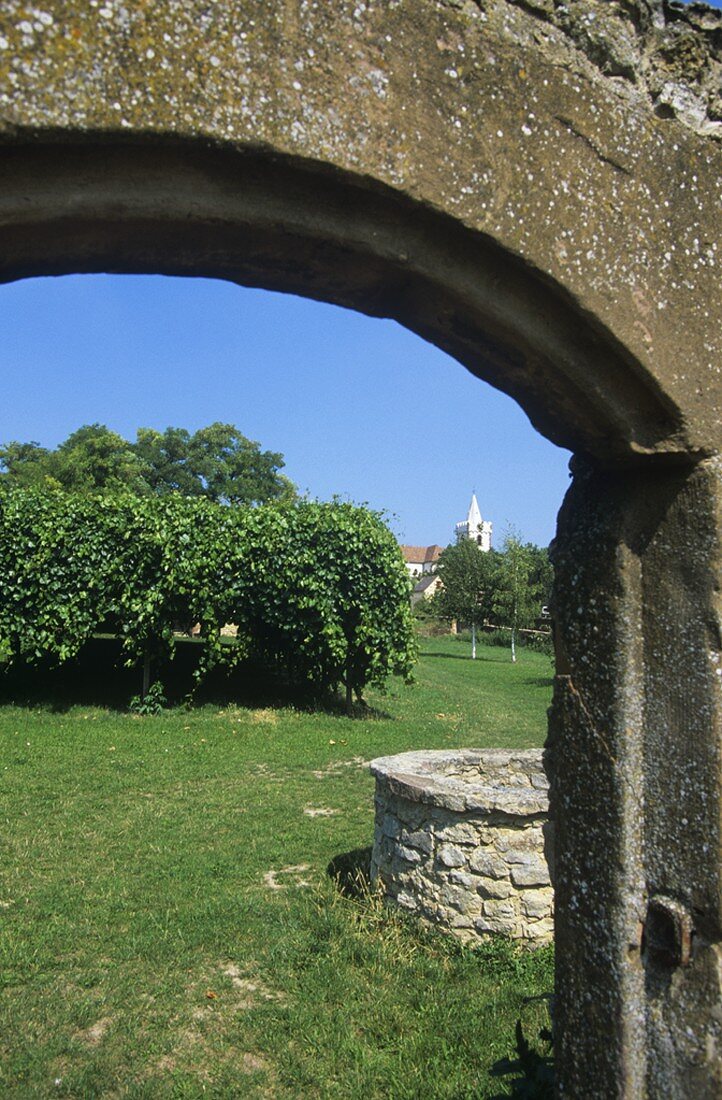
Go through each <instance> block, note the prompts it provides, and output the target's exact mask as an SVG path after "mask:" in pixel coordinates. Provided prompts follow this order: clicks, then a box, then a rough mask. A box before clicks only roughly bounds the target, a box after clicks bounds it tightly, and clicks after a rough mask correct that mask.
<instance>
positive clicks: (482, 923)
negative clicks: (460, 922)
mask: <svg viewBox="0 0 722 1100" xmlns="http://www.w3.org/2000/svg"><path fill="white" fill-rule="evenodd" d="M474 928H475V929H476V930H477V932H482V933H484V932H497V933H501V934H503V935H505V936H513V935H514V934H515V932H516V924H515V923H514V922H512V923H511V924H510V923H509V921H507V920H504V919H502V918H498V917H487V916H481V917H477V918H476V920H475V921H474Z"/></svg>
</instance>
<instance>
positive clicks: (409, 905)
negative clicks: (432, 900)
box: [396, 890, 419, 910]
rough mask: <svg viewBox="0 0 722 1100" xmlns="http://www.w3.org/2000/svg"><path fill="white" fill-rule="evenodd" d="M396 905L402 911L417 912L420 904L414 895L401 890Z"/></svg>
mask: <svg viewBox="0 0 722 1100" xmlns="http://www.w3.org/2000/svg"><path fill="white" fill-rule="evenodd" d="M396 904H397V905H400V906H401V908H402V909H409V910H415V909H418V907H419V903H418V901H417V899H416V898H415V897H413V895H411V894H408V893H407V892H406V891H405V890H399V892H398V894H397V895H396Z"/></svg>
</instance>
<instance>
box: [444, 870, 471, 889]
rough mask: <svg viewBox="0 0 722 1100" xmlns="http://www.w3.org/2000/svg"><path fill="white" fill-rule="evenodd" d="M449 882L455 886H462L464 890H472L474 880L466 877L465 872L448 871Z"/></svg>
mask: <svg viewBox="0 0 722 1100" xmlns="http://www.w3.org/2000/svg"><path fill="white" fill-rule="evenodd" d="M449 882H453V883H454V884H455V885H456V886H463V887H464V889H465V890H473V889H474V878H473V877H472V876H471V875H467V873H466V871H457V870H452V871H449Z"/></svg>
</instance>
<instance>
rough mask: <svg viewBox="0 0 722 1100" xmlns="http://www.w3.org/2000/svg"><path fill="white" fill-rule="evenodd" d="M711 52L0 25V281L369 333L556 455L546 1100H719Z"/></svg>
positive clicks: (716, 295) (627, 18) (306, 5)
mask: <svg viewBox="0 0 722 1100" xmlns="http://www.w3.org/2000/svg"><path fill="white" fill-rule="evenodd" d="M721 39H722V17H720V14H719V13H717V12H714V11H713V10H711V9H708V8H706V7H705V6H704V5H702V4H693V5H691V6H690V7H689V8H683V7H682V6H681V5H680V4H678V3H675V2H674V0H618V2H617V0H567V3H566V4H562V3H560V2H558V0H383V2H382V0H356V2H351V0H338V2H335V3H333V4H326V3H322V2H320V0H273V2H263V0H222V2H219V3H217V4H213V5H209V4H207V3H204V2H202V0H189V2H187V3H182V4H181V3H179V2H177V0H158V2H156V3H154V4H153V5H148V4H146V3H144V2H143V0H105V2H102V0H91V2H90V4H89V5H88V4H85V3H83V4H80V3H77V2H73V0H48V2H46V3H44V4H43V3H40V2H38V3H36V4H33V5H29V4H27V3H26V2H25V0H6V2H5V3H4V5H3V10H2V13H0V144H1V145H2V149H1V152H0V272H1V273H2V277H3V278H5V279H12V278H17V277H22V276H23V275H27V274H31V273H33V274H37V273H40V272H46V273H50V272H59V271H69V270H99V269H105V270H136V271H150V270H154V271H172V272H180V271H184V272H188V273H190V272H194V271H195V272H196V273H204V274H219V275H224V276H225V277H229V278H237V279H240V280H241V281H250V282H258V283H259V284H262V285H266V286H273V287H277V288H279V289H292V290H301V291H303V292H304V293H307V294H310V295H312V296H317V297H323V298H327V299H329V300H334V301H338V302H340V303H342V304H347V305H352V306H354V307H355V308H359V309H362V310H366V311H367V312H370V313H378V314H384V315H390V316H394V317H396V318H397V319H399V320H400V321H402V322H403V323H405V324H407V325H409V326H410V327H412V328H415V329H416V330H417V331H419V332H420V333H421V334H422V335H425V336H427V337H428V338H429V339H432V340H434V341H435V342H437V343H439V344H441V345H442V346H444V347H446V348H447V349H448V350H450V351H451V352H452V353H453V354H455V355H456V356H457V357H458V358H459V359H461V361H463V362H465V363H466V364H467V365H468V366H469V367H470V368H471V369H472V370H474V371H475V372H476V373H479V374H480V375H482V376H483V377H487V378H489V379H490V380H491V381H493V382H494V383H495V384H496V385H499V386H500V387H501V388H504V389H506V390H507V391H508V392H510V393H512V394H513V395H514V396H516V397H517V398H518V399H519V400H520V401H521V403H522V404H523V405H524V407H525V408H526V409H527V410H528V412H529V413H530V415H531V417H532V418H533V419H534V421H535V422H536V423H537V425H538V426H539V427H540V428H541V429H542V430H543V431H544V432H545V433H546V434H548V435H549V436H550V437H551V438H554V439H556V440H558V441H562V442H565V443H567V445H571V446H573V447H574V448H575V450H576V451H577V452H578V458H577V460H576V467H575V479H574V485H573V487H572V489H571V491H570V494H569V496H568V498H567V501H566V503H565V506H564V508H563V510H562V513H561V516H560V527H559V536H558V539H557V548H556V556H557V576H558V585H557V597H556V599H557V614H558V619H559V624H560V629H561V636H562V644H563V650H564V652H563V653H561V654H560V660H559V666H558V670H557V672H558V675H557V680H556V692H555V705H554V713H553V716H552V721H551V726H550V757H551V758H552V760H553V759H555V758H558V755H559V754H561V753H563V754H564V758H565V767H564V768H563V769H560V768H557V769H554V768H553V769H552V770H553V779H554V784H553V795H554V804H555V814H556V817H557V823H558V830H559V855H558V867H557V896H558V909H557V940H558V945H559V963H558V989H557V992H558V1004H559V1008H558V1019H559V1040H558V1066H559V1076H558V1089H559V1093H560V1095H567V1096H573V1097H578V1096H585V1097H594V1096H599V1097H609V1096H615V1095H619V1096H624V1097H635V1098H637V1097H639V1098H641V1097H642V1096H646V1095H652V1096H665V1097H676V1096H679V1097H682V1096H685V1097H687V1096H691V1095H695V1096H697V1095H699V1096H713V1095H714V1096H716V1095H717V1094H718V1092H719V1090H720V1088H722V1052H721V1050H720V1044H721V1043H722V1025H721V1024H720V1019H719V1014H718V1003H719V998H720V987H721V984H722V977H721V972H722V951H721V947H720V945H721V943H722V914H721V910H722V899H721V898H720V866H721V863H722V860H721V855H722V836H721V826H720V821H721V820H722V813H721V811H720V805H721V796H720V772H721V757H722V750H721V748H720V743H721V742H722V733H721V730H720V713H719V675H718V673H719V670H720V667H721V666H720V663H719V662H720V656H719V651H720V606H719V560H720V514H721V513H722V508H720V495H719V481H720V478H719V459H718V458H717V457H716V456H717V453H718V450H719V436H720V432H719V422H720V405H721V404H722V394H721V390H722V387H721V386H720V370H719V364H720V352H721V351H722V334H721V333H720V328H719V325H718V323H717V311H718V308H719V306H718V303H719V301H720V300H722V294H721V291H722V286H721V285H720V282H721V280H720V266H719V265H720V263H721V262H722V219H721V218H720V216H719V215H720V203H721V200H722V143H721V141H720V136H721V135H720V130H721V129H722V122H721V119H722V103H721V102H720V97H719V76H720V71H721V68H722V61H721V55H720V49H721V46H720V41H721ZM680 807H684V811H683V812H681V811H680Z"/></svg>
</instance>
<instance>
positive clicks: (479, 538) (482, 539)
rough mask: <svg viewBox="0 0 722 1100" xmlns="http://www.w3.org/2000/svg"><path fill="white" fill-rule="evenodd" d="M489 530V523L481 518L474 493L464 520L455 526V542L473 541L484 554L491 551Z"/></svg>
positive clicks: (490, 527) (490, 528)
mask: <svg viewBox="0 0 722 1100" xmlns="http://www.w3.org/2000/svg"><path fill="white" fill-rule="evenodd" d="M491 530H492V525H491V523H490V522H489V521H488V520H484V519H482V518H481V512H480V511H479V505H478V503H477V500H476V493H472V495H471V504H470V505H469V513H468V515H467V517H466V519H463V520H461V522H460V523H457V524H456V541H457V542H463V541H464V539H473V540H474V542H475V543H476V545H477V546H478V547H479V549H480V550H483V551H485V552H486V551H487V550H491Z"/></svg>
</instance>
